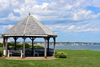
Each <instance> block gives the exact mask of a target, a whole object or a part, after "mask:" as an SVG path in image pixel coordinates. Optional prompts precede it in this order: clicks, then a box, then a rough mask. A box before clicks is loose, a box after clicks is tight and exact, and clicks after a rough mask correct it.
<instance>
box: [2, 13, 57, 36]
mask: <svg viewBox="0 0 100 67" xmlns="http://www.w3.org/2000/svg"><path fill="white" fill-rule="evenodd" d="M3 36H37V37H38V36H39V37H57V35H56V34H55V33H54V32H52V31H51V30H50V29H48V28H47V27H46V26H45V25H43V24H42V23H40V22H39V21H38V20H37V19H35V18H34V17H33V16H31V15H30V14H29V15H28V16H27V17H25V18H24V19H23V20H21V21H20V22H18V23H17V24H16V25H14V26H13V27H12V28H10V29H9V30H8V31H6V32H5V33H4V34H3Z"/></svg>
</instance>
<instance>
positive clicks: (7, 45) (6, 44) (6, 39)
mask: <svg viewBox="0 0 100 67" xmlns="http://www.w3.org/2000/svg"><path fill="white" fill-rule="evenodd" d="M7 42H8V37H6V56H7V54H8V44H7Z"/></svg>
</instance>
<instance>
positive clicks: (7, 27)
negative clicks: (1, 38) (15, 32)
mask: <svg viewBox="0 0 100 67" xmlns="http://www.w3.org/2000/svg"><path fill="white" fill-rule="evenodd" d="M13 26H14V25H3V26H2V27H3V29H10V28H11V27H13Z"/></svg>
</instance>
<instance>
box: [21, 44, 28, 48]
mask: <svg viewBox="0 0 100 67" xmlns="http://www.w3.org/2000/svg"><path fill="white" fill-rule="evenodd" d="M22 47H23V44H22ZM25 48H30V45H29V44H28V43H25Z"/></svg>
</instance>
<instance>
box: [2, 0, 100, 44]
mask: <svg viewBox="0 0 100 67" xmlns="http://www.w3.org/2000/svg"><path fill="white" fill-rule="evenodd" d="M99 3H100V0H0V33H1V34H2V33H4V32H6V31H7V30H8V29H10V28H11V27H12V26H14V25H15V24H16V23H18V22H19V21H21V20H22V19H23V18H25V17H26V16H27V15H28V14H29V12H30V14H31V15H32V16H33V17H34V18H36V19H37V20H39V21H40V22H41V23H42V24H44V25H46V26H47V27H48V28H49V29H51V30H52V31H53V32H55V33H56V34H57V35H58V37H57V38H56V41H57V42H99V43H100V4H99ZM10 40H11V41H12V40H13V39H12V38H11V39H10ZM28 40H29V39H28ZM19 41H20V39H19ZM38 41H39V40H38ZM50 41H52V39H51V40H50Z"/></svg>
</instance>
